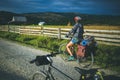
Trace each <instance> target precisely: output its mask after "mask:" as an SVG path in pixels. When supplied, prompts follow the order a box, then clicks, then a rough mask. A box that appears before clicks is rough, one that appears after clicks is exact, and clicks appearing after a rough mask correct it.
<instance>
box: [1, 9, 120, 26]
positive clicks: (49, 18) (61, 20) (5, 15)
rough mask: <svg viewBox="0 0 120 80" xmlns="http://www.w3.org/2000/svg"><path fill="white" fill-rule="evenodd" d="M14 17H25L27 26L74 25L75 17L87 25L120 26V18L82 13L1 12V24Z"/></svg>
mask: <svg viewBox="0 0 120 80" xmlns="http://www.w3.org/2000/svg"><path fill="white" fill-rule="evenodd" d="M13 16H25V17H26V18H27V23H26V24H38V22H40V21H44V22H46V24H47V25H67V24H68V22H70V23H71V24H73V23H74V22H73V17H74V16H81V17H82V18H83V20H82V23H83V24H85V25H114V26H118V25H120V16H110V15H88V14H80V13H55V12H38V13H21V14H17V13H12V12H6V11H0V24H7V23H8V21H11V20H12V17H13Z"/></svg>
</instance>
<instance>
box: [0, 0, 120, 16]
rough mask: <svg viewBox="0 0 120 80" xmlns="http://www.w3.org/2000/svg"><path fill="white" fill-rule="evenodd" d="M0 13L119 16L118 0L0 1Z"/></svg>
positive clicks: (119, 6) (119, 1)
mask: <svg viewBox="0 0 120 80" xmlns="http://www.w3.org/2000/svg"><path fill="white" fill-rule="evenodd" d="M0 11H10V12H15V13H32V12H78V13H82V14H100V15H120V0H1V1H0Z"/></svg>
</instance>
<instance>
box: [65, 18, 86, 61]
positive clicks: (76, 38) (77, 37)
mask: <svg viewBox="0 0 120 80" xmlns="http://www.w3.org/2000/svg"><path fill="white" fill-rule="evenodd" d="M81 20H82V18H81V17H79V16H76V17H74V21H75V25H74V26H73V28H72V29H71V31H70V32H69V33H68V34H67V35H66V37H68V36H69V35H73V37H72V40H71V41H70V42H69V43H68V44H67V46H66V48H67V51H68V53H69V54H70V57H69V58H68V60H74V59H75V58H74V56H73V53H72V52H71V50H70V48H71V47H72V46H73V45H74V44H77V43H80V41H81V40H82V39H83V33H84V28H83V25H82V24H81V23H80V21H81Z"/></svg>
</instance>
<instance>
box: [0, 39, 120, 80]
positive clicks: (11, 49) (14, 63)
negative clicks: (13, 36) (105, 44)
mask: <svg viewBox="0 0 120 80" xmlns="http://www.w3.org/2000/svg"><path fill="white" fill-rule="evenodd" d="M44 54H49V53H48V52H45V51H41V50H37V49H34V48H31V47H26V46H22V45H19V44H17V43H14V42H11V41H7V40H3V39H0V80H29V79H31V77H32V75H33V73H34V72H36V71H37V70H39V69H40V68H41V67H37V66H36V65H34V64H29V61H30V60H32V59H34V58H35V57H36V55H44ZM52 59H53V66H55V67H56V68H57V69H58V70H57V71H55V70H53V73H54V75H55V76H56V77H55V78H56V80H71V79H70V78H72V79H73V80H78V79H79V75H80V74H79V73H78V72H77V71H75V70H74V67H75V66H78V65H77V64H76V63H73V62H64V61H63V60H62V59H61V58H60V57H59V55H58V56H56V57H53V58H52ZM59 70H60V71H62V72H63V73H64V74H66V75H68V76H69V78H68V77H65V75H64V74H61V73H60V72H59ZM107 73H108V75H107V76H106V77H105V78H106V80H108V78H110V79H109V80H120V77H116V76H115V75H114V74H110V73H111V72H107Z"/></svg>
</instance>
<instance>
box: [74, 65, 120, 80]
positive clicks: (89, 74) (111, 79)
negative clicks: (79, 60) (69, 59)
mask: <svg viewBox="0 0 120 80" xmlns="http://www.w3.org/2000/svg"><path fill="white" fill-rule="evenodd" d="M74 68H75V70H76V71H78V72H79V73H80V74H81V75H85V76H86V78H87V80H93V78H94V75H95V74H96V72H97V71H98V69H100V68H96V69H89V70H85V69H80V68H79V67H74ZM101 74H102V76H103V79H104V80H120V77H118V76H114V75H105V73H104V72H101Z"/></svg>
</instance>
